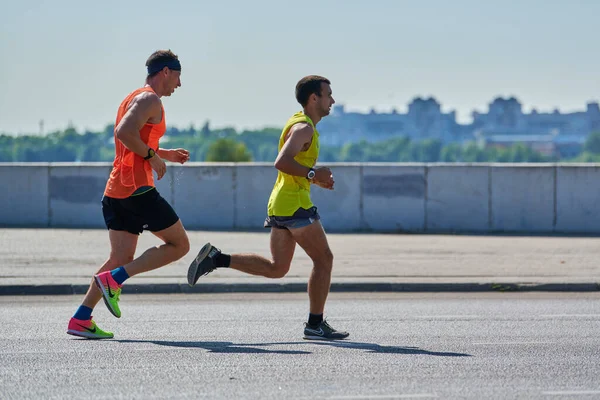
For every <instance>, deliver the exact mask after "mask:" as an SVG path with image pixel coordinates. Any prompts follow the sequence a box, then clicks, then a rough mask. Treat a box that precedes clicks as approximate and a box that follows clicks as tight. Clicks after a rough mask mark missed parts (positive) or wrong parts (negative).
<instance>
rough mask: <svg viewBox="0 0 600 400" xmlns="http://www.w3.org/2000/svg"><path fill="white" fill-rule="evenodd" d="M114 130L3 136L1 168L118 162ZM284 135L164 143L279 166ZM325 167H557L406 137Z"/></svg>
mask: <svg viewBox="0 0 600 400" xmlns="http://www.w3.org/2000/svg"><path fill="white" fill-rule="evenodd" d="M113 129H114V125H108V126H106V128H105V129H104V130H103V131H99V132H91V131H85V132H78V131H77V130H76V129H75V128H72V127H69V128H67V129H64V130H62V131H56V132H52V133H49V134H47V135H43V136H40V135H20V136H13V135H6V134H3V135H0V162H59V161H63V162H77V161H112V160H113V158H114V138H113ZM280 134H281V129H279V128H264V129H261V130H253V131H249V130H246V131H242V132H238V131H236V130H235V129H233V128H221V129H211V128H210V126H209V124H208V123H206V124H205V125H204V126H203V127H201V128H195V127H194V126H190V127H189V128H187V129H178V128H175V127H172V128H169V129H168V131H167V134H166V135H165V137H164V138H163V140H162V141H161V145H162V146H164V147H165V148H177V147H183V148H185V149H187V150H189V151H190V160H191V161H237V162H244V161H267V162H271V161H274V160H275V157H276V156H277V145H278V142H279V136H280ZM319 160H320V161H322V162H553V161H557V159H556V158H555V157H552V156H546V155H543V154H541V153H539V152H536V151H534V150H532V149H530V148H529V147H527V146H525V145H523V144H515V145H512V146H510V147H506V148H495V147H493V148H481V147H479V146H478V145H477V144H475V143H467V144H464V145H462V144H458V143H451V144H448V145H443V144H442V142H440V141H439V140H436V139H427V140H422V141H411V140H410V139H408V138H405V137H398V138H394V139H389V140H386V141H383V142H377V143H368V142H366V141H362V142H358V143H349V144H346V145H343V146H339V147H334V146H321V149H320V156H319ZM560 161H563V162H564V161H573V162H600V133H595V134H591V135H590V136H589V137H588V139H587V141H586V143H585V145H584V148H583V152H582V153H581V154H579V155H578V156H577V157H575V158H573V159H570V160H564V159H561V160H560Z"/></svg>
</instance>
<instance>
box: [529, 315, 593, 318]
mask: <svg viewBox="0 0 600 400" xmlns="http://www.w3.org/2000/svg"><path fill="white" fill-rule="evenodd" d="M540 317H542V318H600V314H544V315H540Z"/></svg>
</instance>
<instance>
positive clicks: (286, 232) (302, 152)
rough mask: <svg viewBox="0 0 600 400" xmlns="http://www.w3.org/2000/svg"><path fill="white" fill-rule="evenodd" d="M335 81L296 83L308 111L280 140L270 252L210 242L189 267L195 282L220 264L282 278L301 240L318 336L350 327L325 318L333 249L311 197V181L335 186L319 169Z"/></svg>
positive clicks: (312, 334)
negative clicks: (321, 129)
mask: <svg viewBox="0 0 600 400" xmlns="http://www.w3.org/2000/svg"><path fill="white" fill-rule="evenodd" d="M330 85H331V82H330V81H329V80H328V79H326V78H323V77H322V76H316V75H310V76H306V77H304V78H302V79H301V80H300V81H299V82H298V84H297V85H296V100H298V102H299V103H300V104H301V105H302V108H303V111H302V112H299V113H296V114H294V115H293V116H292V117H291V118H290V119H289V120H288V122H287V124H286V125H285V127H284V128H283V131H282V132H281V137H280V139H279V154H278V155H277V160H275V168H277V171H278V172H277V181H276V182H275V186H274V187H273V191H272V192H271V196H270V198H269V203H268V206H267V211H268V212H267V219H266V220H265V227H267V228H271V256H272V260H268V259H266V258H264V257H262V256H259V255H257V254H231V255H229V254H225V253H222V252H221V250H219V249H218V248H216V247H214V246H212V245H211V244H210V243H207V244H205V245H204V247H202V249H201V250H200V253H199V254H198V256H197V257H196V259H195V260H194V261H193V262H192V264H191V265H190V268H189V269H188V282H189V284H190V285H192V286H193V285H195V284H196V282H197V281H198V279H199V278H200V277H201V276H202V275H206V274H208V273H210V272H212V271H213V270H214V269H215V268H233V269H237V270H238V271H242V272H245V273H248V274H252V275H260V276H265V277H267V278H282V277H283V276H285V275H286V274H287V272H288V271H289V269H290V265H291V263H292V257H293V256H294V250H295V248H296V243H297V244H299V245H300V247H302V248H303V249H304V251H306V254H308V256H309V257H310V258H311V259H312V261H313V270H312V273H311V275H310V278H309V281H308V297H309V300H310V312H309V315H308V322H307V323H306V324H305V327H304V338H305V339H315V340H332V339H345V338H347V337H348V335H349V334H348V333H347V332H340V331H336V330H335V329H333V328H332V327H331V325H329V324H328V323H327V322H326V321H325V320H324V319H323V312H324V309H325V301H326V300H327V295H328V294H329V286H330V282H331V270H332V268H333V254H332V253H331V249H330V248H329V244H328V243H327V236H326V235H325V231H324V230H323V226H322V225H321V221H320V217H319V213H318V212H317V208H316V207H315V206H314V204H313V203H312V201H311V199H310V186H311V184H315V185H318V186H321V187H323V188H325V189H330V190H333V185H334V181H333V176H332V174H331V171H330V170H329V168H326V167H321V168H314V166H315V163H316V162H317V158H318V156H319V133H318V132H317V129H316V125H317V124H318V123H319V121H320V120H321V118H323V117H325V116H327V115H329V113H330V111H331V106H332V105H333V104H334V103H335V101H334V100H333V97H332V92H331V86H330Z"/></svg>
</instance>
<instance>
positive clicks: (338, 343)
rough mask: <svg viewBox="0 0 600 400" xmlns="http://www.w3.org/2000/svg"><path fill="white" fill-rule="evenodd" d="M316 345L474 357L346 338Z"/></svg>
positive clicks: (391, 352) (367, 350)
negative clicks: (352, 340)
mask: <svg viewBox="0 0 600 400" xmlns="http://www.w3.org/2000/svg"><path fill="white" fill-rule="evenodd" d="M312 343H314V344H316V345H321V346H332V347H343V348H349V349H358V350H365V351H366V352H367V353H387V354H417V355H425V356H439V357H472V356H471V355H470V354H465V353H450V352H442V351H429V350H424V349H420V348H418V347H399V346H381V345H379V344H375V343H360V342H349V341H346V340H339V341H321V342H317V341H314V342H312Z"/></svg>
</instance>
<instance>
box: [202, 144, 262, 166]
mask: <svg viewBox="0 0 600 400" xmlns="http://www.w3.org/2000/svg"><path fill="white" fill-rule="evenodd" d="M206 161H214V162H220V161H231V162H247V161H252V155H251V154H250V152H249V151H248V148H247V147H246V145H245V144H244V143H240V142H236V141H235V140H233V139H218V140H215V141H214V142H213V143H212V144H211V145H210V147H209V148H208V152H207V154H206Z"/></svg>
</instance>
